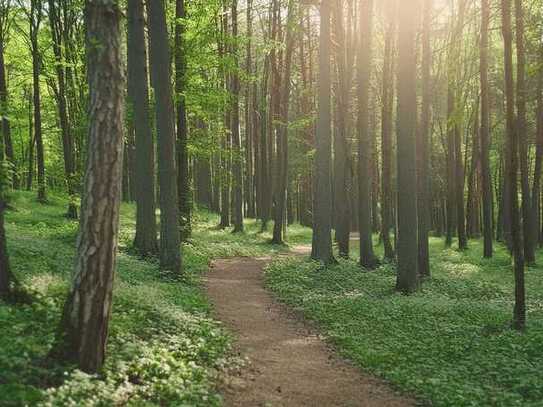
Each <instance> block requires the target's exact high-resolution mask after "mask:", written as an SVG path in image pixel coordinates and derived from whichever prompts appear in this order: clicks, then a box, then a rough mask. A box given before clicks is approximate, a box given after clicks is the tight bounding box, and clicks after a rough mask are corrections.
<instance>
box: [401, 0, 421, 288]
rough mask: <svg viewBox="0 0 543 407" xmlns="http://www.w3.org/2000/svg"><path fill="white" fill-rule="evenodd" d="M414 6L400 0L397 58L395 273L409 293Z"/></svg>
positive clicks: (413, 230)
mask: <svg viewBox="0 0 543 407" xmlns="http://www.w3.org/2000/svg"><path fill="white" fill-rule="evenodd" d="M418 12H419V11H418V9H417V6H416V5H414V4H412V3H411V2H406V1H401V2H400V14H399V15H400V24H399V34H400V35H399V39H400V40H399V59H398V131H397V134H398V142H397V143H398V151H397V160H398V197H399V198H398V215H397V216H398V220H397V225H398V237H397V240H398V243H397V251H398V275H397V282H396V289H397V290H399V291H401V292H404V293H410V292H413V291H415V290H417V288H418V286H419V279H418V234H417V228H418V219H417V161H416V160H417V154H416V117H417V94H416V91H417V72H416V70H417V69H416V68H417V63H416V59H415V55H416V52H415V37H416V28H417V21H418Z"/></svg>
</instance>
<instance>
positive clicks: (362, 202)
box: [357, 0, 378, 269]
mask: <svg viewBox="0 0 543 407" xmlns="http://www.w3.org/2000/svg"><path fill="white" fill-rule="evenodd" d="M359 14H360V20H359V24H360V25H359V29H360V31H361V38H360V39H359V43H358V53H357V55H358V58H357V75H358V191H359V198H358V214H359V215H358V216H359V232H360V265H361V266H362V267H364V268H367V269H373V268H375V267H376V266H377V264H378V261H377V257H376V256H375V253H374V252H373V242H372V230H373V227H372V221H371V186H372V181H371V160H372V151H371V134H370V128H369V99H370V79H371V65H372V63H371V60H372V40H373V39H372V35H373V30H372V23H373V0H361V1H360V9H359Z"/></svg>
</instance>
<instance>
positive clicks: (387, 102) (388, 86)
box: [381, 0, 396, 262]
mask: <svg viewBox="0 0 543 407" xmlns="http://www.w3.org/2000/svg"><path fill="white" fill-rule="evenodd" d="M385 7H386V18H387V20H388V21H387V28H386V33H385V49H384V58H383V76H382V86H381V87H382V110H381V155H382V169H381V171H382V174H381V239H382V241H383V248H384V257H385V260H386V261H389V262H391V261H394V260H395V258H396V255H395V253H394V248H393V247H392V243H391V241H390V229H391V223H392V207H393V205H392V202H393V198H392V122H393V116H394V113H393V110H394V43H395V41H394V36H395V33H396V18H395V16H396V13H395V11H396V2H395V0H389V1H388V3H387V4H386V6H385Z"/></svg>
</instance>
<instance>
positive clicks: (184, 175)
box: [175, 0, 192, 241]
mask: <svg viewBox="0 0 543 407" xmlns="http://www.w3.org/2000/svg"><path fill="white" fill-rule="evenodd" d="M185 17H186V15H185V0H176V2H175V18H176V24H175V93H176V101H177V106H176V108H177V180H178V188H179V191H178V193H179V215H180V219H179V222H180V226H181V240H182V241H184V240H186V239H187V238H189V237H190V235H191V233H192V223H191V212H192V191H191V185H190V174H189V153H188V126H187V109H186V102H185V88H186V82H187V79H186V71H187V62H186V60H185V59H186V58H185V41H184V38H183V35H184V32H185V22H184V21H183V19H184V18H185Z"/></svg>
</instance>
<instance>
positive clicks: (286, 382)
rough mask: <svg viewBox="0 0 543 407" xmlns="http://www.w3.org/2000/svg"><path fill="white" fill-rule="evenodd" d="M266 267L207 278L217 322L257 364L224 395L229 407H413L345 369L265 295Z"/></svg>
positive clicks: (253, 264) (254, 264)
mask: <svg viewBox="0 0 543 407" xmlns="http://www.w3.org/2000/svg"><path fill="white" fill-rule="evenodd" d="M267 261H269V259H268V260H266V259H234V260H220V261H216V262H215V263H214V264H213V267H212V270H211V272H210V273H209V275H208V277H207V290H208V294H209V297H210V299H211V301H212V303H213V304H214V305H215V313H216V317H217V318H218V319H220V320H222V321H223V322H224V323H225V325H226V327H228V328H229V329H231V330H232V331H233V332H234V333H236V334H237V336H238V343H237V346H238V350H239V352H240V354H241V355H242V356H244V357H248V358H249V361H250V364H249V366H248V367H247V368H245V369H244V371H243V372H242V375H241V377H239V378H234V379H233V380H232V382H231V383H230V385H229V386H227V388H226V389H225V391H224V397H225V401H226V405H227V406H235V407H238V406H247V407H258V406H262V407H268V406H270V407H271V406H273V407H278V406H315V407H317V406H318V407H327V406H387V407H389V406H390V407H396V406H402V407H403V406H411V405H413V404H414V403H413V402H412V401H410V400H406V399H404V398H402V397H400V396H398V395H397V394H395V393H394V392H393V391H392V390H391V389H390V388H388V387H387V386H386V385H385V384H383V383H382V382H380V381H379V380H377V379H374V378H372V377H369V376H366V375H364V374H362V373H361V372H360V371H359V370H357V369H355V368H354V367H352V366H350V365H349V364H348V363H346V362H344V361H341V360H340V359H339V358H338V357H337V356H336V355H334V353H333V352H332V351H331V350H329V349H328V348H327V346H326V344H325V343H324V342H323V341H322V340H320V339H319V338H318V337H317V336H316V335H315V334H314V333H312V332H311V329H310V328H308V327H307V326H305V325H304V324H303V323H301V322H299V321H296V319H295V318H292V317H290V316H289V315H288V312H287V310H286V309H285V307H283V306H281V305H279V304H277V303H276V302H275V301H274V300H273V298H272V297H271V296H270V294H268V293H267V291H266V290H265V289H264V287H263V271H262V269H263V267H264V266H265V265H266V262H267Z"/></svg>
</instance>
